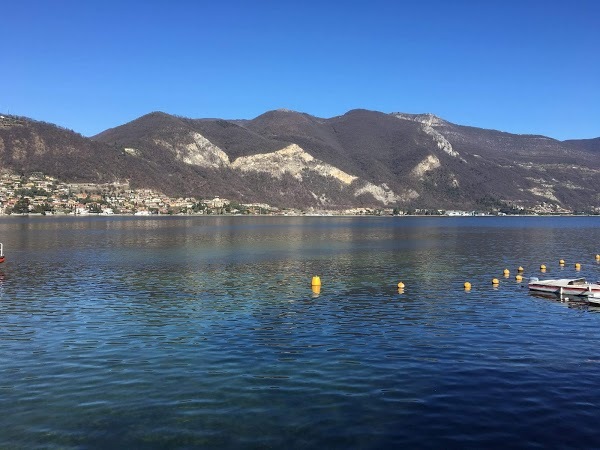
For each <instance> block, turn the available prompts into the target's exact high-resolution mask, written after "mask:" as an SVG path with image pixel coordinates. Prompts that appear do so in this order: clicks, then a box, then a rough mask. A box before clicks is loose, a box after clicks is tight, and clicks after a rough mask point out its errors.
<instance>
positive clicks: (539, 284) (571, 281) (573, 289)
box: [528, 277, 600, 304]
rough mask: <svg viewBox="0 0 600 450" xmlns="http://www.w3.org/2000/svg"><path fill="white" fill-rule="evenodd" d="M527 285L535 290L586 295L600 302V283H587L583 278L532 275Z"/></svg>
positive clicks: (592, 300)
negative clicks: (550, 278)
mask: <svg viewBox="0 0 600 450" xmlns="http://www.w3.org/2000/svg"><path fill="white" fill-rule="evenodd" d="M528 287H529V290H530V291H535V292H548V293H553V294H558V295H575V296H580V297H587V298H588V300H589V301H590V302H592V303H598V304H600V284H595V283H588V282H587V281H586V280H585V278H561V279H558V280H539V279H538V278H535V277H534V278H530V279H529V284H528Z"/></svg>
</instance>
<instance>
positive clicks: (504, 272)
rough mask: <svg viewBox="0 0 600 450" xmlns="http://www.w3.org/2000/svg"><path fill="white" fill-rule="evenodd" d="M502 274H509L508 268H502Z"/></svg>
mask: <svg viewBox="0 0 600 450" xmlns="http://www.w3.org/2000/svg"><path fill="white" fill-rule="evenodd" d="M502 273H503V274H504V275H510V270H508V269H504V271H503V272H502Z"/></svg>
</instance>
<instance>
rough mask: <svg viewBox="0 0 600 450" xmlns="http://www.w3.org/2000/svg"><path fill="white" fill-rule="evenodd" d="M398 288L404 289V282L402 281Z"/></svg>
mask: <svg viewBox="0 0 600 450" xmlns="http://www.w3.org/2000/svg"><path fill="white" fill-rule="evenodd" d="M398 289H404V283H403V282H402V281H401V282H400V283H398Z"/></svg>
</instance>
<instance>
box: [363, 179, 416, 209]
mask: <svg viewBox="0 0 600 450" xmlns="http://www.w3.org/2000/svg"><path fill="white" fill-rule="evenodd" d="M363 194H370V195H371V196H372V197H373V198H374V199H375V200H377V201H380V202H381V203H383V204H384V205H389V204H397V203H399V202H407V201H409V200H413V199H415V198H417V197H418V196H419V194H418V193H417V192H415V191H413V190H412V189H411V190H409V191H407V192H406V193H404V194H403V195H398V194H396V193H395V192H394V191H392V190H391V189H389V188H388V186H387V185H386V184H382V185H379V186H377V185H375V184H373V183H369V182H367V183H365V185H364V186H363V187H361V188H358V189H357V190H356V191H355V192H354V196H355V197H358V196H359V195H363Z"/></svg>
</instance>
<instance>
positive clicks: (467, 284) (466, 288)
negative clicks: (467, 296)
mask: <svg viewBox="0 0 600 450" xmlns="http://www.w3.org/2000/svg"><path fill="white" fill-rule="evenodd" d="M464 286H465V291H468V290H470V289H471V283H469V282H468V281H465V284H464Z"/></svg>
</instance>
